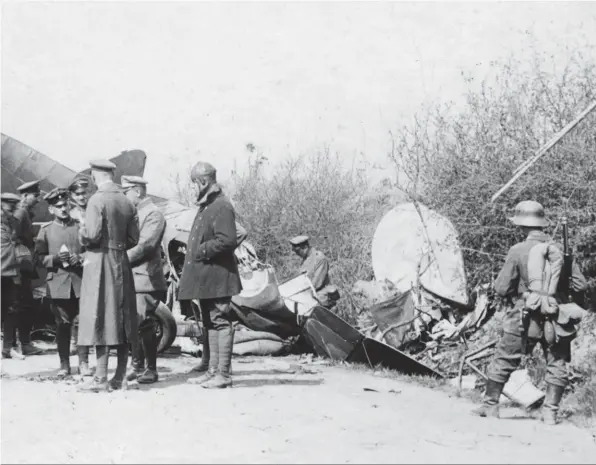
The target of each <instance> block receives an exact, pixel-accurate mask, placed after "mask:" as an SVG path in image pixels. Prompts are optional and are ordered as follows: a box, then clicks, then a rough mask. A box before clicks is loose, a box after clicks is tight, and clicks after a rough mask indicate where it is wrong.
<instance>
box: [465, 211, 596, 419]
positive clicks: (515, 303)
mask: <svg viewBox="0 0 596 465" xmlns="http://www.w3.org/2000/svg"><path fill="white" fill-rule="evenodd" d="M510 220H511V222H512V223H513V224H515V225H517V226H519V227H521V229H522V231H523V232H524V234H525V235H526V239H525V240H524V241H523V242H520V243H518V244H515V245H514V246H513V247H511V249H510V250H509V253H508V254H507V258H506V259H505V264H504V265H503V268H502V269H501V272H500V273H499V275H498V277H497V279H496V281H495V284H494V288H495V292H496V293H497V294H498V295H499V296H501V297H503V298H505V299H506V301H507V306H508V308H507V310H506V314H505V318H504V320H503V336H502V337H501V339H500V340H499V342H498V344H497V347H496V350H495V355H494V358H493V360H492V361H491V364H490V365H489V367H488V370H487V378H488V379H487V382H486V391H485V394H484V402H483V405H482V406H481V407H480V408H478V409H476V410H474V411H473V413H474V414H476V415H479V416H482V417H486V416H491V417H496V418H498V417H499V398H500V396H501V393H502V391H503V387H504V386H505V384H506V383H507V381H508V380H509V377H510V376H511V373H513V372H514V371H515V370H516V369H517V368H518V366H519V364H520V362H521V359H522V356H523V355H525V354H524V353H522V352H523V343H522V338H523V337H527V345H526V350H527V353H531V352H532V351H533V349H534V347H535V346H536V344H537V343H540V344H541V345H542V347H543V349H544V353H545V356H546V364H547V368H546V377H545V380H546V383H547V391H546V398H545V401H544V405H543V413H542V420H543V421H544V422H545V423H547V424H556V423H557V412H558V409H559V403H560V402H561V398H562V396H563V392H564V390H565V387H566V386H567V383H568V377H567V367H566V362H568V361H569V360H570V358H571V340H572V339H573V336H572V335H569V336H566V335H563V337H559V339H558V340H557V341H556V342H555V343H554V344H547V342H546V340H545V336H544V319H543V317H542V315H541V313H540V312H532V313H530V316H529V325H528V329H527V335H526V334H524V328H523V327H522V321H521V317H520V315H521V313H522V311H523V310H524V308H525V306H526V302H525V298H524V297H525V295H527V294H528V292H529V289H530V288H529V279H528V257H529V255H530V250H531V249H532V248H533V247H534V246H536V245H537V244H540V243H549V242H550V240H551V239H550V237H549V236H547V235H546V234H545V233H544V228H545V227H546V226H547V225H548V221H547V220H546V217H545V213H544V208H543V207H542V205H540V204H539V203H538V202H535V201H532V200H526V201H523V202H520V203H518V204H517V206H516V207H515V215H514V216H513V217H512V218H510ZM569 287H570V288H571V290H572V291H574V292H583V291H585V290H586V287H587V283H586V279H585V278H584V276H583V274H582V273H581V271H580V269H579V267H578V265H577V263H575V262H573V263H572V270H571V277H570V280H569Z"/></svg>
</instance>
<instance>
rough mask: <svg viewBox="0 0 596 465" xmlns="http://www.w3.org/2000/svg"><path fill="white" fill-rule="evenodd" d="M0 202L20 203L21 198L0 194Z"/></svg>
mask: <svg viewBox="0 0 596 465" xmlns="http://www.w3.org/2000/svg"><path fill="white" fill-rule="evenodd" d="M0 200H2V202H10V203H18V202H20V201H21V198H20V197H19V196H18V195H17V194H11V193H10V192H2V194H0Z"/></svg>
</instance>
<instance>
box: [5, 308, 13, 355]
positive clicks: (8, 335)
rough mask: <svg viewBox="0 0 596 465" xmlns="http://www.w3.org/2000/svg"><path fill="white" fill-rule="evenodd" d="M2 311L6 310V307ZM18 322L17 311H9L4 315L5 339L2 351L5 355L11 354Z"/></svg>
mask: <svg viewBox="0 0 596 465" xmlns="http://www.w3.org/2000/svg"><path fill="white" fill-rule="evenodd" d="M2 311H5V309H4V308H3V309H2ZM16 323H17V317H16V314H15V313H9V312H7V313H6V315H4V339H3V341H2V353H3V354H4V355H8V354H10V349H12V343H13V341H14V330H15V328H16Z"/></svg>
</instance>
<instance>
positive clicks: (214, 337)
mask: <svg viewBox="0 0 596 465" xmlns="http://www.w3.org/2000/svg"><path fill="white" fill-rule="evenodd" d="M200 304H201V320H202V322H203V328H204V330H203V357H204V356H205V348H207V351H208V357H209V358H208V364H209V366H208V369H207V371H206V372H205V373H204V374H203V375H201V376H199V377H198V378H191V379H189V380H188V382H189V383H191V384H203V383H205V382H207V381H209V380H210V379H211V378H213V377H214V376H215V374H216V373H217V369H218V361H219V337H218V332H217V330H216V329H215V327H214V326H213V321H212V320H211V309H212V307H213V299H205V300H201V301H200ZM201 365H202V362H201ZM195 371H196V370H195Z"/></svg>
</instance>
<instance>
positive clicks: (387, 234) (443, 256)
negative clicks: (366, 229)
mask: <svg viewBox="0 0 596 465" xmlns="http://www.w3.org/2000/svg"><path fill="white" fill-rule="evenodd" d="M372 266H373V271H374V273H375V278H376V279H377V280H383V279H388V280H389V281H391V282H392V283H394V284H395V286H396V287H397V288H398V289H399V290H400V291H402V292H405V291H407V290H409V289H410V288H412V286H413V285H415V284H416V282H417V276H418V273H420V284H421V285H422V286H423V287H424V288H426V289H427V290H429V291H430V292H432V293H434V294H436V295H438V296H440V297H443V298H445V299H449V300H452V301H454V302H457V303H459V304H461V305H465V306H467V305H468V294H467V289H466V287H467V283H466V274H465V269H464V262H463V256H462V252H461V248H460V244H459V239H458V235H457V231H456V230H455V227H454V226H453V224H452V223H451V222H450V221H449V220H448V219H447V218H445V217H444V216H442V215H440V214H438V213H437V212H435V211H434V210H430V209H429V208H427V207H425V206H424V205H422V204H420V203H416V204H414V203H412V202H409V203H403V204H400V205H398V206H397V207H395V208H393V209H392V210H391V211H389V212H387V214H386V215H385V216H384V217H383V218H382V220H381V222H380V223H379V225H378V226H377V229H376V231H375V234H374V237H373V242H372Z"/></svg>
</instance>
